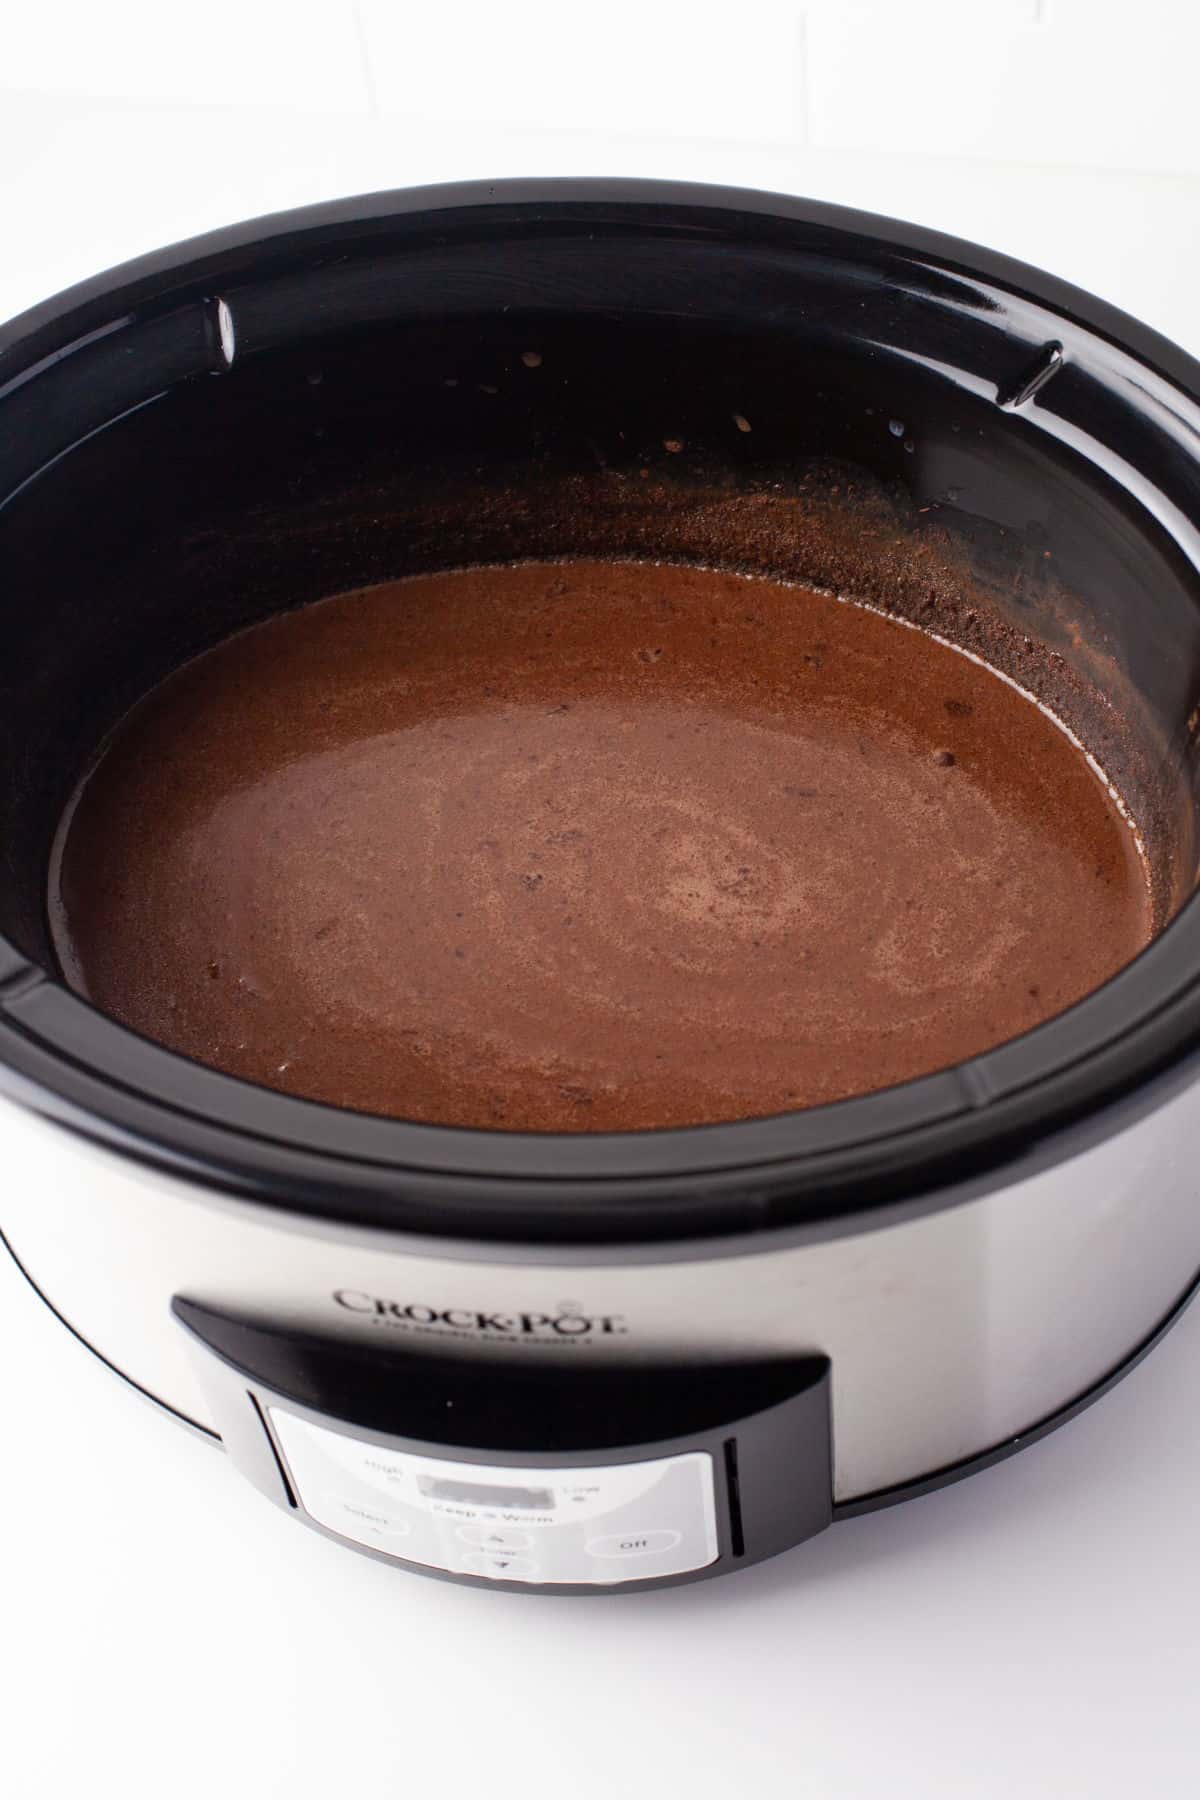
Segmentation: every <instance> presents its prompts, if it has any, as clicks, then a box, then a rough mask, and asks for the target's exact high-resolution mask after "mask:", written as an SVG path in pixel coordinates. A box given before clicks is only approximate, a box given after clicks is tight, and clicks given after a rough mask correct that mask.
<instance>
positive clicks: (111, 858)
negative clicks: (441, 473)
mask: <svg viewBox="0 0 1200 1800" xmlns="http://www.w3.org/2000/svg"><path fill="white" fill-rule="evenodd" d="M61 900H62V904H61V906H60V908H59V910H58V931H59V938H60V942H62V943H63V945H64V961H65V963H66V966H67V968H68V970H74V971H75V975H76V979H77V980H78V981H79V982H80V983H81V984H85V985H86V987H87V990H88V991H89V993H90V994H91V995H92V996H93V998H94V999H95V1000H96V1001H97V1003H98V1004H100V1005H102V1006H104V1007H105V1008H107V1009H108V1010H111V1011H113V1012H115V1013H116V1014H117V1016H118V1017H121V1018H123V1019H125V1020H126V1022H128V1023H130V1024H132V1025H134V1026H135V1027H136V1028H137V1029H139V1030H142V1031H144V1032H146V1033H147V1034H148V1035H150V1036H153V1037H157V1038H160V1039H162V1040H163V1041H165V1042H167V1043H169V1044H171V1045H173V1047H176V1048H179V1049H181V1050H184V1051H185V1052H186V1053H188V1054H190V1055H193V1056H196V1057H198V1058H199V1059H200V1060H203V1061H206V1062H210V1063H213V1064H215V1065H217V1066H219V1067H222V1068H226V1069H229V1070H231V1071H232V1072H234V1073H237V1074H242V1075H244V1076H246V1077H247V1078H249V1079H251V1080H257V1081H262V1082H265V1083H267V1084H268V1085H271V1086H276V1087H280V1088H284V1089H287V1090H290V1091H293V1092H297V1093H301V1094H306V1095H309V1096H311V1097H314V1098H321V1099H325V1100H329V1101H331V1102H333V1103H334V1104H339V1105H345V1106H352V1107H357V1108H360V1109H363V1110H369V1111H378V1112H385V1113H396V1114H400V1115H401V1116H407V1117H414V1118H422V1119H427V1120H433V1121H441V1122H450V1123H456V1124H476V1125H483V1126H490V1127H493V1128H497V1127H499V1128H508V1129H534V1130H545V1129H563V1130H587V1129H614V1128H638V1127H644V1126H650V1125H659V1124H668V1123H670V1124H677V1123H693V1122H700V1121H704V1120H711V1119H721V1118H733V1117H742V1116H749V1115H752V1114H760V1113H767V1112H771V1111H776V1110H782V1109H786V1108H789V1107H795V1106H799V1105H808V1104H813V1103H815V1102H818V1101H822V1100H828V1099H836V1098H840V1097H843V1096H845V1095H847V1094H850V1093H854V1092H859V1091H864V1090H866V1089H869V1088H874V1087H878V1086H882V1085H886V1084H888V1083H891V1082H894V1081H898V1080H903V1079H907V1078H909V1077H911V1076H913V1075H915V1074H919V1073H922V1072H925V1071H926V1070H929V1069H932V1068H935V1067H938V1066H942V1065H944V1064H946V1063H949V1062H951V1061H955V1060H958V1059H959V1058H961V1057H965V1056H967V1055H971V1054H974V1053H976V1052H977V1051H979V1050H981V1049H983V1048H986V1047H987V1046H988V1045H989V1044H991V1043H995V1042H996V1041H998V1040H999V1039H1001V1038H1004V1037H1007V1036H1011V1035H1014V1034H1015V1033H1016V1032H1019V1031H1020V1030H1023V1029H1026V1028H1027V1027H1028V1026H1030V1025H1032V1024H1034V1023H1036V1022H1037V1021H1038V1020H1039V1019H1040V1018H1043V1017H1046V1016H1047V1015H1048V1014H1050V1013H1052V1012H1055V1011H1058V1010H1061V1008H1062V1007H1064V1006H1066V1005H1068V1004H1070V1003H1071V1001H1073V1000H1074V999H1076V998H1078V997H1080V995H1082V994H1083V993H1085V992H1086V991H1088V989H1089V988H1091V987H1094V986H1096V985H1098V984H1099V983H1100V982H1101V981H1103V980H1104V979H1105V978H1106V977H1107V976H1108V975H1109V974H1111V973H1113V972H1114V971H1115V969H1116V968H1118V967H1119V966H1120V965H1121V964H1122V963H1123V962H1125V961H1127V960H1128V959H1129V958H1130V957H1131V956H1132V955H1134V954H1136V951H1137V950H1138V949H1139V948H1140V947H1141V944H1142V943H1143V942H1144V941H1145V939H1146V936H1147V934H1148V931H1149V901H1148V896H1147V892H1146V883H1145V878H1144V874H1143V872H1142V869H1141V865H1140V862H1139V859H1138V856H1137V853H1136V846H1135V844H1134V841H1133V837H1132V833H1131V832H1130V831H1129V829H1128V827H1127V826H1126V825H1125V824H1124V822H1123V821H1122V820H1121V818H1120V817H1119V815H1118V813H1117V811H1116V808H1115V806H1114V805H1113V804H1112V802H1111V800H1110V799H1109V797H1108V796H1107V794H1106V793H1105V792H1104V789H1103V787H1102V785H1101V783H1100V782H1099V781H1098V780H1097V779H1096V777H1095V776H1094V775H1093V773H1092V772H1091V770H1089V768H1088V767H1087V764H1086V762H1085V760H1084V758H1083V757H1082V755H1080V753H1079V752H1078V751H1077V750H1076V749H1075V748H1074V747H1073V746H1072V745H1071V743H1070V742H1069V741H1068V740H1067V738H1066V737H1065V736H1064V735H1063V734H1062V733H1061V732H1060V731H1059V730H1058V729H1057V728H1056V726H1055V725H1054V723H1053V722H1052V721H1051V720H1049V719H1047V718H1046V717H1045V716H1044V715H1042V714H1041V713H1040V712H1039V711H1038V710H1037V709H1036V708H1035V707H1034V706H1033V705H1032V703H1030V702H1029V701H1027V700H1026V699H1024V698H1023V697H1022V696H1021V695H1020V694H1018V693H1017V692H1015V691H1014V690H1013V689H1012V688H1011V687H1008V686H1006V685H1005V684H1003V683H1002V682H1001V681H1000V680H999V679H998V678H997V677H995V676H994V675H993V674H992V673H991V672H990V671H988V670H986V669H984V668H981V667H980V666H979V665H977V664H973V663H971V662H969V661H967V660H966V659H964V658H963V657H961V656H959V655H957V654H956V653H955V652H954V651H952V650H951V649H949V648H948V647H946V646H943V645H940V644H937V643H935V642H933V641H932V640H930V639H928V638H925V637H923V636H922V635H921V634H920V633H917V632H915V631H912V630H909V629H905V628H903V627H901V626H899V625H897V624H895V623H894V622H891V621H888V620H886V619H883V618H881V617H879V616H877V615H874V614H871V613H870V612H867V611H865V610H863V609H860V608H856V607H853V606H849V605H846V604H843V603H839V602H838V601H836V600H834V599H832V598H830V597H828V596H824V595H819V594H814V593H810V592H808V591H805V590H801V589H797V588H794V587H786V586H783V585H781V584H773V583H768V582H763V581H757V580H756V581H750V580H748V579H745V578H742V577H738V576H731V575H728V574H724V573H716V572H713V571H706V570H697V569H681V568H672V567H659V566H655V565H646V564H604V563H593V564H574V565H561V566H559V565H549V564H525V565H518V566H516V567H512V568H500V569H479V570H466V571H459V572H456V573H451V574H445V575H437V576H426V577H420V578H413V579H410V580H409V581H406V582H400V583H395V584H391V585H389V586H388V587H384V588H376V589H372V590H368V591H366V592H364V593H360V594H357V595H349V596H344V597H341V598H339V599H336V600H332V601H326V602H323V603H320V604H319V605H317V606H313V607H309V608H306V609H303V610H302V611H299V612H296V613H292V614H288V615H286V616H284V617H281V618H278V619H275V620H273V621H271V622H269V623H267V624H266V625H264V626H261V627H258V628H256V629H255V630H253V631H250V632H247V633H244V634H242V635H241V636H239V637H238V638H236V639H232V640H230V641H229V642H228V643H227V644H225V645H223V646H221V647H219V648H218V649H217V650H216V651H214V652H211V653H210V654H209V655H208V656H206V657H204V658H201V659H199V660H198V661H197V662H195V663H193V664H191V665H189V667H188V668H187V669H185V670H183V671H181V672H180V673H179V674H178V675H176V676H174V677H173V678H172V679H171V681H169V682H168V683H166V684H164V686H163V688H161V689H160V690H158V692H157V693H156V694H155V695H154V696H152V697H151V698H150V700H149V701H147V702H145V703H143V705H142V707H141V708H139V709H138V710H137V711H136V712H135V713H134V714H133V715H131V717H130V719H129V720H128V721H127V722H126V724H125V726H124V727H123V728H122V730H121V731H120V732H119V733H118V735H117V738H116V740H115V741H114V743H113V745H112V746H111V748H110V750H109V752H108V754H107V756H106V757H105V759H104V760H103V761H102V763H101V764H100V767H99V769H98V770H97V772H96V774H95V775H94V776H93V778H92V779H91V781H90V782H89V783H88V784H87V786H86V787H85V789H84V791H83V793H82V796H81V798H80V801H79V804H78V806H77V807H76V810H75V813H74V817H73V821H72V824H71V828H70V831H69V834H68V836H67V839H66V844H65V849H64V854H63V858H62V879H61Z"/></svg>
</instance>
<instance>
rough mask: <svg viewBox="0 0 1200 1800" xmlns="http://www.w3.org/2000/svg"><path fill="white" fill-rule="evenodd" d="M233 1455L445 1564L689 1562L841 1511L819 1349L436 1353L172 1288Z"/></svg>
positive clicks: (524, 1566)
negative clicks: (640, 1357)
mask: <svg viewBox="0 0 1200 1800" xmlns="http://www.w3.org/2000/svg"><path fill="white" fill-rule="evenodd" d="M173 1311H174V1313H175V1316H176V1318H177V1320H178V1321H179V1323H180V1325H181V1326H182V1327H183V1328H184V1329H185V1331H186V1332H187V1334H188V1338H189V1342H190V1345H191V1350H192V1354H193V1357H194V1359H195V1363H196V1369H197V1373H198V1375H199V1376H200V1379H201V1381H202V1383H203V1385H204V1387H205V1390H206V1392H207V1394H208V1398H209V1401H210V1404H211V1407H212V1412H213V1415H214V1418H215V1420H216V1422H217V1427H218V1430H219V1432H220V1435H221V1439H222V1442H223V1443H224V1445H225V1448H226V1450H227V1451H228V1453H229V1456H230V1459H231V1461H232V1462H233V1463H234V1465H235V1466H236V1467H237V1468H238V1469H239V1470H240V1471H241V1472H242V1474H243V1475H245V1476H246V1477H247V1479H249V1480H250V1481H252V1482H253V1483H254V1485H255V1486H256V1487H257V1488H259V1489H260V1491H261V1492H262V1493H263V1494H265V1495H266V1496H267V1497H268V1498H269V1499H271V1500H273V1501H274V1502H275V1504H276V1505H277V1506H279V1507H281V1508H283V1509H285V1510H287V1511H289V1512H290V1513H291V1514H292V1516H293V1517H295V1518H298V1519H300V1520H302V1521H303V1522H304V1523H306V1524H309V1525H311V1526H313V1527H314V1528H316V1529H318V1530H320V1531H324V1532H327V1533H330V1534H332V1535H333V1536H335V1537H336V1538H337V1539H339V1540H340V1541H341V1542H343V1543H346V1544H350V1545H353V1546H355V1547H356V1548H359V1549H361V1550H365V1551H367V1552H368V1553H370V1554H371V1555H373V1556H376V1557H380V1558H383V1559H386V1560H387V1561H389V1562H393V1563H398V1564H402V1565H404V1566H405V1567H407V1568H411V1569H416V1570H420V1571H423V1572H424V1573H427V1574H433V1575H437V1576H440V1577H441V1578H442V1579H448V1580H452V1581H465V1582H473V1583H476V1584H478V1585H491V1586H494V1587H496V1588H505V1587H506V1588H509V1589H513V1588H519V1589H525V1590H528V1591H531V1592H543V1593H545V1592H552V1593H581V1594H587V1593H600V1592H605V1591H608V1592H612V1591H614V1590H616V1589H620V1588H626V1587H641V1588H647V1587H655V1586H659V1585H663V1584H666V1583H672V1582H679V1581H696V1580H701V1579H703V1578H705V1577H707V1576H711V1575H718V1574H722V1573H725V1572H726V1571H728V1570H732V1569H736V1568H739V1567H742V1566H744V1565H746V1564H747V1563H751V1562H756V1561H759V1560H761V1559H762V1558H763V1557H765V1556H772V1555H774V1554H775V1553H776V1552H777V1551H780V1550H786V1549H788V1548H789V1547H790V1546H791V1545H793V1544H796V1543H799V1542H800V1541H801V1540H802V1539H803V1538H806V1537H811V1536H812V1535H813V1533H814V1532H817V1531H820V1530H821V1529H822V1527H823V1526H825V1525H827V1524H828V1523H829V1521H830V1518H831V1516H832V1470H831V1453H830V1418H829V1362H828V1359H827V1358H826V1357H824V1356H822V1355H820V1354H819V1353H817V1352H814V1353H810V1354H798V1355H796V1356H793V1357H789V1358H772V1359H770V1360H750V1359H747V1360H746V1361H743V1362H738V1361H726V1362H719V1363H708V1364H703V1363H673V1362H666V1361H654V1362H650V1361H647V1362H641V1363H635V1362H630V1361H628V1360H622V1361H620V1362H618V1361H616V1360H613V1361H608V1360H607V1359H606V1360H605V1361H604V1362H601V1361H600V1359H599V1358H598V1357H594V1356H589V1357H588V1358H587V1359H586V1360H585V1359H583V1358H578V1357H577V1358H576V1359H575V1360H574V1361H573V1362H570V1363H568V1362H566V1361H565V1360H564V1361H563V1362H561V1363H558V1362H556V1363H554V1364H552V1365H551V1364H549V1363H547V1361H546V1359H545V1358H544V1357H542V1356H539V1357H536V1358H528V1359H525V1360H524V1361H523V1362H518V1361H517V1360H516V1359H515V1358H513V1357H511V1356H510V1357H505V1358H500V1357H494V1356H492V1357H485V1356H477V1357H474V1358H467V1357H461V1356H460V1357H455V1358H445V1357H436V1356H432V1355H429V1354H428V1353H414V1352H413V1351H412V1350H411V1349H410V1348H408V1347H407V1346H404V1347H401V1348H397V1347H395V1346H394V1345H393V1344H390V1343H384V1344H381V1343H380V1342H379V1341H378V1339H372V1340H371V1341H369V1342H365V1341H364V1342H361V1343H360V1342H356V1341H354V1340H352V1339H347V1338H346V1337H345V1336H344V1335H343V1336H338V1337H332V1336H326V1335H324V1334H318V1333H315V1332H311V1331H305V1330H298V1329H296V1328H295V1327H293V1326H288V1325H283V1324H276V1323H272V1322H269V1321H264V1320H262V1319H250V1318H245V1317H240V1316H237V1315H234V1314H231V1313H228V1312H225V1311H223V1310H221V1309H220V1308H217V1307H214V1306H212V1305H209V1304H204V1303H201V1302H199V1301H196V1300H192V1299H185V1298H182V1297H180V1296H177V1297H176V1299H175V1300H174V1302H173Z"/></svg>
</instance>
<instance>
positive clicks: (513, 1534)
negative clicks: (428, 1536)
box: [454, 1525, 533, 1552]
mask: <svg viewBox="0 0 1200 1800" xmlns="http://www.w3.org/2000/svg"><path fill="white" fill-rule="evenodd" d="M454 1535H455V1537H456V1538H460V1539H461V1540H462V1542H463V1543H464V1544H475V1545H477V1546H478V1548H479V1549H480V1550H493V1551H496V1552H500V1551H504V1550H528V1548H529V1546H530V1544H531V1543H532V1542H533V1539H532V1538H531V1537H530V1535H529V1533H528V1532H527V1531H506V1530H504V1529H503V1528H502V1527H501V1526H497V1525H460V1526H459V1528H458V1530H457V1531H456V1532H455V1534H454Z"/></svg>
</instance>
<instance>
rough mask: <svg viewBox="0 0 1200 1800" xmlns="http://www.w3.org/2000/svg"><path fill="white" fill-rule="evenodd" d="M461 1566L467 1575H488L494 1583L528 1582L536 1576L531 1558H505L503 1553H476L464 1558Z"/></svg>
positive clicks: (535, 1569) (534, 1565)
mask: <svg viewBox="0 0 1200 1800" xmlns="http://www.w3.org/2000/svg"><path fill="white" fill-rule="evenodd" d="M462 1566H463V1569H464V1571H465V1572H466V1573H467V1574H468V1575H490V1576H491V1577H492V1579H493V1580H494V1581H528V1580H529V1577H530V1576H531V1575H536V1574H537V1564H536V1563H535V1562H534V1560H533V1558H532V1556H505V1555H504V1553H503V1551H501V1552H500V1553H499V1554H493V1553H492V1552H490V1551H487V1552H485V1551H478V1552H476V1554H475V1555H474V1556H464V1557H463V1560H462Z"/></svg>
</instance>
